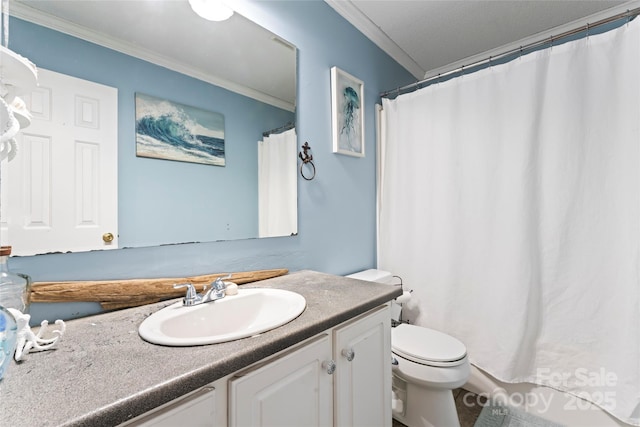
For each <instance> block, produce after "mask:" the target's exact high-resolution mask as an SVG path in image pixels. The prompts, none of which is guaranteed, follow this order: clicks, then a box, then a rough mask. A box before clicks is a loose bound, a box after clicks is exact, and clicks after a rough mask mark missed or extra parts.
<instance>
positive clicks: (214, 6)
mask: <svg viewBox="0 0 640 427" xmlns="http://www.w3.org/2000/svg"><path fill="white" fill-rule="evenodd" d="M189 4H190V5H191V9H193V11H194V12H195V13H197V14H198V15H199V16H201V17H202V18H204V19H207V20H209V21H224V20H226V19H229V18H231V15H233V9H231V8H230V7H229V6H227V5H226V4H225V3H224V2H222V1H221V0H189Z"/></svg>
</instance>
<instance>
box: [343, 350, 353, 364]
mask: <svg viewBox="0 0 640 427" xmlns="http://www.w3.org/2000/svg"><path fill="white" fill-rule="evenodd" d="M342 355H343V356H344V357H346V358H347V360H348V361H349V362H351V361H352V360H353V359H354V358H355V357H356V352H355V351H353V349H352V348H345V349H344V350H342Z"/></svg>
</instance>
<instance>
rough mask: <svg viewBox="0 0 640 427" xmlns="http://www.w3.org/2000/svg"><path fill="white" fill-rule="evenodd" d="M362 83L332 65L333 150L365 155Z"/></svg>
mask: <svg viewBox="0 0 640 427" xmlns="http://www.w3.org/2000/svg"><path fill="white" fill-rule="evenodd" d="M363 108H364V83H363V82H362V80H359V79H358V78H356V77H354V76H352V75H351V74H349V73H347V72H345V71H342V70H341V69H339V68H338V67H331V127H332V133H333V152H334V153H339V154H345V155H347V156H354V157H364V110H363Z"/></svg>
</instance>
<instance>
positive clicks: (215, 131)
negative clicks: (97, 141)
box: [136, 93, 225, 166]
mask: <svg viewBox="0 0 640 427" xmlns="http://www.w3.org/2000/svg"><path fill="white" fill-rule="evenodd" d="M136 155H137V156H139V157H151V158H155V159H164V160H175V161H180V162H190V163H202V164H206V165H215V166H224V165H225V153H224V116H223V115H222V114H220V113H215V112H211V111H206V110H203V109H200V108H196V107H190V106H188V105H183V104H179V103H176V102H172V101H167V100H164V99H159V98H155V97H153V96H149V95H144V94H139V93H136Z"/></svg>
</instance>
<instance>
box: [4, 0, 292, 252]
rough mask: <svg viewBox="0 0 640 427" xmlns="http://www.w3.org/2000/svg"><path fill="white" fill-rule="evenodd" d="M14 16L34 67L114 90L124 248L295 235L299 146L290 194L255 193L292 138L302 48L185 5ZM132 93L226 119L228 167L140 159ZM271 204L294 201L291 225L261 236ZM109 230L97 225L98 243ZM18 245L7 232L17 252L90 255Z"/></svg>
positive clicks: (25, 10)
mask: <svg viewBox="0 0 640 427" xmlns="http://www.w3.org/2000/svg"><path fill="white" fill-rule="evenodd" d="M10 15H11V20H10V25H9V33H10V36H9V48H10V49H12V50H13V51H15V52H17V53H18V54H20V55H22V56H24V57H26V58H28V59H29V60H31V61H32V62H33V63H35V65H36V66H37V67H38V68H41V69H44V70H51V71H53V72H56V73H62V74H64V75H69V76H73V77H76V78H80V79H84V80H88V81H91V82H96V83H98V84H102V85H106V86H109V87H113V88H115V89H117V122H118V123H117V128H118V129H117V146H118V152H117V168H118V173H117V180H118V183H117V194H118V196H117V203H118V208H117V212H118V214H117V217H118V227H117V228H118V231H117V236H116V237H117V240H118V241H117V247H119V248H125V247H141V246H157V245H163V244H179V243H190V242H208V241H222V240H234V239H248V238H258V237H272V236H283V235H292V234H296V233H297V211H296V203H297V189H296V182H297V176H296V152H297V150H296V145H297V144H296V141H295V136H293V145H291V143H289V147H290V148H288V149H286V150H285V153H286V154H284V155H282V156H286V158H287V159H289V160H287V162H288V163H289V164H292V165H293V166H292V167H290V170H291V174H292V176H291V177H290V179H292V180H293V184H292V185H287V186H282V185H276V188H279V189H282V188H283V187H287V188H288V190H287V191H288V192H289V193H287V194H284V195H283V194H278V195H273V194H272V195H269V194H267V195H266V196H259V185H258V181H259V176H260V175H262V172H260V173H259V172H258V164H259V163H265V162H267V160H265V159H266V158H268V157H265V159H262V160H259V154H258V151H259V142H261V143H263V144H268V142H263V140H264V139H265V137H266V135H268V134H274V135H277V134H280V133H281V132H282V131H283V130H285V129H289V128H292V127H293V128H294V129H293V133H295V118H296V115H295V110H296V72H297V71H296V55H297V50H296V47H295V46H293V45H292V44H291V43H289V42H287V41H286V40H283V39H282V38H280V37H279V36H278V35H276V34H273V33H271V32H269V31H267V30H266V29H264V28H262V27H260V26H259V25H257V24H256V23H254V22H252V21H250V20H248V19H246V18H244V17H243V16H241V15H240V14H238V13H234V15H233V16H232V17H231V18H229V19H228V20H225V21H221V22H212V21H207V20H204V19H203V18H201V17H199V16H198V15H196V14H195V13H194V12H193V10H192V9H191V7H190V5H189V2H188V1H187V0H177V1H176V0H154V1H142V0H141V1H137V0H134V1H118V0H106V1H91V2H87V1H82V0H71V1H68V0H16V1H12V2H11V5H10ZM136 94H144V95H149V96H152V97H154V98H159V99H165V100H167V101H171V102H174V103H177V104H184V105H188V106H192V107H196V108H199V109H203V110H207V111H211V112H215V113H216V114H220V115H222V116H223V117H224V140H225V157H226V164H225V166H224V167H220V166H212V165H203V164H195V163H187V162H181V161H172V160H160V159H153V158H148V157H147V158H145V157H139V156H137V155H136V121H135V114H136V112H135V98H136ZM28 131H29V128H26V129H24V131H23V133H28ZM291 133H292V132H291V131H290V132H289V134H291ZM267 139H268V138H267ZM289 139H290V140H291V137H290V138H289ZM52 147H55V145H52ZM3 167H4V164H3ZM278 169H283V168H282V167H278ZM284 170H286V168H285V169H284ZM3 173H4V172H3ZM10 181H11V180H10ZM14 190H15V189H12V191H14ZM292 193H293V194H292ZM21 197H23V198H24V197H26V196H25V195H21ZM261 197H262V199H263V200H262V202H259V199H260V198H261ZM4 198H5V195H4V194H3V200H4ZM265 200H267V201H268V202H269V203H266V205H267V208H268V209H271V210H273V209H274V206H273V205H274V204H275V205H279V204H280V202H278V203H273V202H275V201H276V200H283V201H284V202H283V203H287V204H288V207H287V208H286V209H287V215H288V216H289V217H292V222H291V225H290V226H285V227H282V226H273V227H271V228H270V230H271V231H269V228H267V229H266V231H264V230H261V229H260V223H261V222H262V220H261V219H260V218H259V210H260V209H259V205H264V204H265V203H263V202H264V201H265ZM269 205H272V206H269ZM267 208H264V209H267ZM275 209H276V210H277V209H278V206H275ZM66 215H68V216H73V215H75V214H74V212H73V210H72V209H71V206H69V211H68V212H67V213H66ZM276 216H278V217H281V216H282V215H281V214H277V215H276ZM3 220H4V219H3ZM23 222H24V221H23ZM3 231H4V230H3ZM108 231H109V230H102V229H100V228H99V227H98V228H97V229H96V239H99V240H102V235H103V233H105V232H108ZM20 239H22V236H16V238H13V235H12V234H11V232H10V230H9V237H8V243H9V244H11V245H12V246H13V247H14V254H18V255H20V254H22V255H31V254H34V253H45V252H58V251H61V252H67V251H78V250H80V251H81V250H89V249H82V248H81V249H74V248H68V247H64V246H61V247H59V248H48V249H46V250H43V251H35V252H33V253H25V252H21V251H20V248H21V244H22V242H21V241H20ZM5 240H6V239H5ZM62 240H64V239H62ZM111 247H113V246H109V245H105V246H104V247H103V249H109V248H111Z"/></svg>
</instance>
